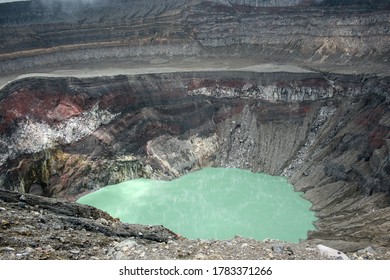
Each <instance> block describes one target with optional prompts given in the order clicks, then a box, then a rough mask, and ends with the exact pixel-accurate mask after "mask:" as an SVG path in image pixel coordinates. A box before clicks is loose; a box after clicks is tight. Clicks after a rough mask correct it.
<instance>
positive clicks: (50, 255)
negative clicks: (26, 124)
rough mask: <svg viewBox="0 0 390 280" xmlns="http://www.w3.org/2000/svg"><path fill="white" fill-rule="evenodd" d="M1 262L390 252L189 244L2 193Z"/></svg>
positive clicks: (158, 229)
mask: <svg viewBox="0 0 390 280" xmlns="http://www.w3.org/2000/svg"><path fill="white" fill-rule="evenodd" d="M0 220H1V221H0V223H1V224H0V259H3V260H4V259H8V260H10V259H11V260H12V259H16V260H26V259H30V260H31V259H37V260H42V259H55V260H62V259H63V260H78V259H80V260H81V259H89V260H107V259H117V260H123V259H137V260H142V259H146V260H153V259H198V260H207V259H214V260H229V259H242V260H244V259H251V260H255V259H280V260H284V259H285V260H310V259H347V258H349V259H382V260H383V259H390V250H389V249H388V248H387V249H386V248H379V247H378V248H377V247H371V246H369V247H367V248H365V249H361V250H358V251H355V252H348V253H346V255H344V254H343V253H342V252H339V251H337V250H335V251H334V252H333V251H332V250H331V249H330V248H327V247H324V246H322V245H320V244H316V242H313V241H302V242H301V243H299V244H293V243H286V242H282V241H278V240H264V241H256V240H254V239H248V238H243V237H235V238H233V239H231V240H220V241H216V240H199V239H198V240H189V239H186V238H183V237H181V236H179V235H177V234H175V233H173V232H172V231H170V230H168V229H166V228H164V227H163V226H143V225H130V224H125V223H122V222H120V221H119V220H118V219H114V218H112V217H111V216H109V215H108V214H107V213H105V212H103V211H100V210H98V209H96V208H93V207H90V206H85V205H81V204H78V203H71V202H63V201H60V200H56V199H52V198H44V197H41V196H35V195H29V194H21V193H17V192H9V191H3V190H0Z"/></svg>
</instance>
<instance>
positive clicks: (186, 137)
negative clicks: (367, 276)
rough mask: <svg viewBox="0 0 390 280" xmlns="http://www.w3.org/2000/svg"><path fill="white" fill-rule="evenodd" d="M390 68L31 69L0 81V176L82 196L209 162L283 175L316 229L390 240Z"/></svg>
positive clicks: (354, 239) (6, 183) (325, 234)
mask: <svg viewBox="0 0 390 280" xmlns="http://www.w3.org/2000/svg"><path fill="white" fill-rule="evenodd" d="M389 84H390V80H389V79H388V78H378V77H375V76H364V75H335V74H321V73H314V72H313V73H279V72H276V73H255V72H229V71H223V72H187V73H166V74H150V75H134V76H124V75H123V76H115V77H100V78H84V79H78V78H39V77H36V78H25V79H21V80H17V81H15V82H13V83H10V84H8V85H7V86H5V87H4V88H3V89H2V90H1V100H0V111H1V112H2V114H1V124H0V131H1V139H0V144H1V146H0V147H1V149H0V152H1V166H0V171H1V174H2V175H1V183H2V186H3V188H5V189H8V190H14V191H21V192H29V193H38V194H43V195H46V196H54V197H60V198H65V199H70V200H73V199H75V198H76V197H78V196H79V195H81V194H83V193H85V192H89V191H91V190H93V189H97V188H99V187H102V186H104V185H107V184H113V183H118V182H120V181H123V180H128V179H131V178H138V177H154V178H160V179H172V178H175V177H177V176H180V175H182V174H185V173H187V172H190V171H192V170H196V169H199V168H201V167H204V166H222V167H239V168H245V169H249V170H252V171H254V172H266V173H269V174H273V175H284V176H286V177H288V178H289V180H290V182H292V183H293V184H294V186H295V188H296V189H297V190H298V191H303V192H304V193H305V197H306V198H307V199H309V200H310V201H312V202H313V209H314V210H315V211H316V212H317V216H318V217H319V221H318V222H317V229H318V230H316V231H313V232H312V233H310V236H309V238H312V239H321V240H324V239H326V240H333V241H334V240H336V241H337V242H339V241H340V240H341V241H343V242H349V243H348V244H354V243H359V244H361V243H367V244H369V243H372V242H374V243H377V244H381V245H386V246H388V245H389V239H388V231H389V227H388V225H389V222H388V219H389V218H388V217H389V216H390V215H389V211H390V208H389V198H388V193H389V184H388V182H389V181H390V162H389V154H390V149H389V148H390V147H389V143H390V142H389V136H390V135H389V133H390V129H389V126H390V123H389V120H390V115H389V114H390V109H389V99H388V96H389V92H388V90H389Z"/></svg>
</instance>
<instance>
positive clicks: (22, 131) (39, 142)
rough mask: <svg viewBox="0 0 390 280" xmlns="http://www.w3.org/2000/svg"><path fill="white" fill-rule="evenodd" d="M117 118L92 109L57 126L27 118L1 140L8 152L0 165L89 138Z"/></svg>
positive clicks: (1, 156) (106, 112) (105, 111)
mask: <svg viewBox="0 0 390 280" xmlns="http://www.w3.org/2000/svg"><path fill="white" fill-rule="evenodd" d="M115 116H116V115H114V114H111V113H110V112H109V111H107V110H99V108H98V106H94V107H93V108H92V109H91V110H89V111H85V112H83V113H81V114H80V115H79V116H76V117H71V118H69V119H67V120H65V121H63V122H61V123H59V124H53V125H49V124H47V123H46V122H44V121H39V120H31V119H28V118H27V119H26V120H24V121H22V122H20V123H19V124H18V128H17V129H16V130H15V131H14V133H13V134H12V135H11V136H10V137H5V136H2V137H0V143H3V145H5V144H6V145H7V146H8V150H7V151H5V152H4V153H2V154H0V165H2V164H4V163H5V162H6V161H7V159H9V158H11V159H12V158H14V157H15V156H17V155H19V154H26V153H37V152H40V151H43V150H45V149H48V148H52V147H55V146H56V145H58V144H70V143H72V142H76V141H78V140H80V139H81V138H83V137H85V136H87V135H90V134H91V133H93V132H94V131H95V130H96V129H97V128H98V127H100V126H101V125H103V124H108V123H109V122H110V121H111V120H113V119H114V118H115Z"/></svg>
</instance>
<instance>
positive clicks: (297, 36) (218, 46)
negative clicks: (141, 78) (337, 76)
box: [0, 0, 390, 73]
mask: <svg viewBox="0 0 390 280" xmlns="http://www.w3.org/2000/svg"><path fill="white" fill-rule="evenodd" d="M51 2H53V3H52V4H50V3H51ZM340 5H341V6H340ZM389 11H390V2H389V1H368V0H367V1H365V0H363V1H352V2H351V1H349V2H348V3H347V2H346V1H341V0H336V1H300V0H299V1H298V0H297V1H283V0H275V1H254V0H253V1H244V0H235V1H219V0H214V1H191V0H177V1H166V0H164V1H161V0H160V1H157V0H147V1H142V3H141V2H140V1H134V0H132V1H105V0H100V1H94V4H93V5H92V4H90V3H89V2H88V1H86V2H81V3H80V2H78V1H71V2H70V3H69V2H67V3H66V4H64V3H63V2H61V1H43V0H32V1H25V2H19V3H11V4H10V3H8V4H2V5H1V9H0V24H1V25H0V36H1V38H3V40H2V41H1V43H0V46H1V48H0V49H1V51H0V62H1V63H0V71H1V72H4V73H6V72H8V73H12V72H14V71H17V72H23V71H26V69H31V68H34V67H47V66H50V65H59V64H69V63H77V64H82V63H83V62H85V61H88V62H93V61H101V60H107V59H114V60H123V59H132V61H134V60H148V58H154V57H156V56H160V57H164V58H172V57H189V56H198V57H210V56H218V57H221V56H224V57H225V58H227V57H226V56H228V57H229V56H232V55H234V56H240V57H250V58H251V59H254V60H256V61H257V62H264V61H266V62H268V61H272V62H275V61H279V62H284V63H286V62H289V63H295V64H301V65H306V66H308V67H313V68H316V69H319V68H321V69H330V68H332V67H336V66H335V65H334V64H335V63H337V64H338V65H339V66H340V65H341V66H344V67H343V68H348V70H349V71H351V72H352V71H358V72H364V73H371V72H372V71H377V72H378V71H379V72H383V71H384V72H387V71H388V69H387V68H386V67H384V64H387V63H388V58H389V54H390V53H389V45H390V30H389V27H388V21H389V19H390V13H389ZM351 65H359V68H360V69H359V68H356V67H355V68H351Z"/></svg>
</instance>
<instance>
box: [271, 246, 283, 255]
mask: <svg viewBox="0 0 390 280" xmlns="http://www.w3.org/2000/svg"><path fill="white" fill-rule="evenodd" d="M272 251H273V252H274V253H276V254H282V253H283V251H284V246H283V245H273V246H272Z"/></svg>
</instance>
